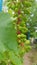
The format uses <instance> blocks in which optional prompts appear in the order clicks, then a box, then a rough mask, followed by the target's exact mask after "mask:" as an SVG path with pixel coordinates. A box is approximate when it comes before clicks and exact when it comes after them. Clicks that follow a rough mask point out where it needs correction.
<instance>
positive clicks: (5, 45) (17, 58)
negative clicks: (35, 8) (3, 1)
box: [0, 0, 32, 65]
mask: <svg viewBox="0 0 37 65" xmlns="http://www.w3.org/2000/svg"><path fill="white" fill-rule="evenodd" d="M31 3H32V2H31V1H26V0H25V1H23V0H22V1H21V0H19V1H18V2H17V1H16V0H8V1H7V6H8V13H9V14H10V15H9V14H8V13H6V14H4V13H0V17H1V19H0V61H3V63H4V62H5V63H6V65H7V64H8V65H11V64H12V65H23V60H22V57H23V55H24V53H26V52H27V51H29V49H30V48H31V47H30V41H29V40H27V38H26V37H27V35H26V33H27V32H28V28H27V26H26V23H27V20H28V18H27V16H29V14H30V7H31ZM10 16H11V17H10ZM11 18H12V20H11ZM10 63H11V64H10ZM0 64H1V65H2V62H1V63H0Z"/></svg>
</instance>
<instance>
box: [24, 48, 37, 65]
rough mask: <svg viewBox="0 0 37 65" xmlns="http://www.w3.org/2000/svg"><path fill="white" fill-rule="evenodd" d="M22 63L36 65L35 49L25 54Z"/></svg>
mask: <svg viewBox="0 0 37 65" xmlns="http://www.w3.org/2000/svg"><path fill="white" fill-rule="evenodd" d="M24 65H37V49H35V48H33V49H32V50H31V51H30V52H28V53H26V54H25V56H24Z"/></svg>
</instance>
